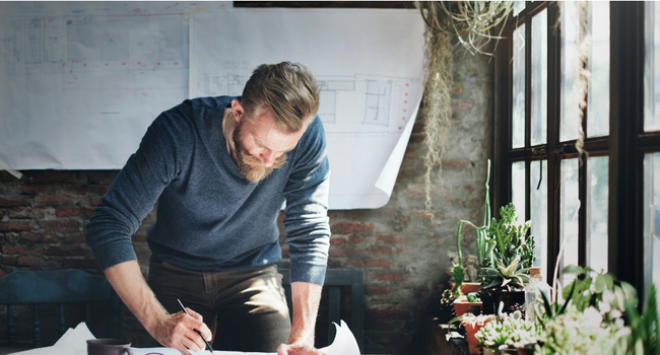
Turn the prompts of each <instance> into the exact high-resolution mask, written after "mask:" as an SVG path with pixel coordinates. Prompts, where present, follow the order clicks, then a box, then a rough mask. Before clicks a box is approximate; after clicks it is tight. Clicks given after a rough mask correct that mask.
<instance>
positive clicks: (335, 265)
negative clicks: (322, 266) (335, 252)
mask: <svg viewBox="0 0 660 355" xmlns="http://www.w3.org/2000/svg"><path fill="white" fill-rule="evenodd" d="M342 266H343V265H342V263H341V261H339V260H334V259H328V267H329V268H338V267H342Z"/></svg>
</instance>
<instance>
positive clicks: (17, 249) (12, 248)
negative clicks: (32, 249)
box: [2, 245, 27, 255]
mask: <svg viewBox="0 0 660 355" xmlns="http://www.w3.org/2000/svg"><path fill="white" fill-rule="evenodd" d="M2 253H3V254H21V255H26V254H27V251H25V249H23V247H22V246H20V245H3V246H2Z"/></svg>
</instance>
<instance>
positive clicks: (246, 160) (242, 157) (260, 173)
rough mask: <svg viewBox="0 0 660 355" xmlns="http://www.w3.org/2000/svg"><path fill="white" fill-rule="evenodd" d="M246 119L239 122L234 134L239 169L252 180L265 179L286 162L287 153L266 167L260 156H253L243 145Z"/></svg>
mask: <svg viewBox="0 0 660 355" xmlns="http://www.w3.org/2000/svg"><path fill="white" fill-rule="evenodd" d="M243 123H244V121H241V122H240V123H239V124H238V127H236V129H235V130H234V134H232V139H233V140H234V147H235V148H236V160H237V161H238V169H239V170H240V171H241V173H242V174H243V176H245V178H246V179H248V181H250V182H255V183H256V182H259V181H261V180H263V179H265V178H266V177H267V176H268V175H270V173H272V172H273V170H275V169H277V168H279V167H281V166H282V165H284V163H286V153H285V154H282V155H280V156H279V157H277V159H275V161H274V162H273V165H271V166H270V167H265V166H264V165H263V163H262V162H261V160H259V158H257V157H255V156H253V155H251V154H250V152H248V151H247V150H246V149H245V148H244V147H243V146H242V145H241V129H242V128H243Z"/></svg>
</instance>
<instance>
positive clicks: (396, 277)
mask: <svg viewBox="0 0 660 355" xmlns="http://www.w3.org/2000/svg"><path fill="white" fill-rule="evenodd" d="M371 278H372V279H374V278H376V279H378V280H381V281H389V282H400V281H406V280H408V278H407V277H405V276H403V275H401V274H397V273H396V272H388V273H385V274H382V275H374V276H371Z"/></svg>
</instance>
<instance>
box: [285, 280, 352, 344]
mask: <svg viewBox="0 0 660 355" xmlns="http://www.w3.org/2000/svg"><path fill="white" fill-rule="evenodd" d="M279 272H280V274H282V285H283V287H284V292H285V294H286V300H287V303H288V304H289V312H290V313H291V312H292V309H293V308H292V302H291V283H290V279H289V275H290V271H289V270H288V269H280V270H279ZM341 286H350V287H351V324H349V327H350V328H351V331H352V332H353V335H354V336H355V340H356V341H357V343H358V346H359V347H360V351H363V350H364V347H363V342H364V271H363V270H362V269H354V268H346V269H327V270H326V273H325V283H324V286H323V287H325V288H327V289H328V320H329V321H330V322H335V323H337V324H339V322H340V320H341V319H340V304H341V302H340V301H341V300H340V297H341V292H340V291H341ZM335 332H336V330H335V327H332V326H331V327H328V343H332V341H333V339H334V337H335Z"/></svg>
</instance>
